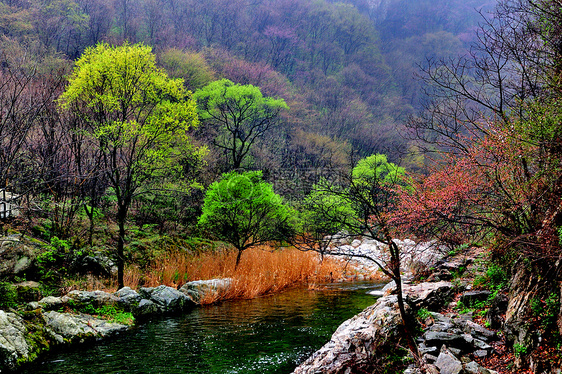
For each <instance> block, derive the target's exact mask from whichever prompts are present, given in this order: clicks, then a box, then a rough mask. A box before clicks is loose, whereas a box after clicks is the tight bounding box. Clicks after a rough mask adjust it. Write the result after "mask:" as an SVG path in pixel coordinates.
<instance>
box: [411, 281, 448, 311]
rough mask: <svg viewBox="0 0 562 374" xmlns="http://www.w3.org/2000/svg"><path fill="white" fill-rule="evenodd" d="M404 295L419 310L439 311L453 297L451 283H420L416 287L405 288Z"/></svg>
mask: <svg viewBox="0 0 562 374" xmlns="http://www.w3.org/2000/svg"><path fill="white" fill-rule="evenodd" d="M404 294H405V296H406V297H407V298H408V299H409V300H410V302H412V303H414V304H415V305H416V307H418V308H427V309H429V310H438V309H440V308H442V307H443V306H444V305H446V303H447V302H448V301H449V300H450V299H451V297H452V296H453V284H452V283H451V282H436V283H429V282H426V283H420V284H417V285H414V286H404Z"/></svg>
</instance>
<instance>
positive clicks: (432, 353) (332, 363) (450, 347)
mask: <svg viewBox="0 0 562 374" xmlns="http://www.w3.org/2000/svg"><path fill="white" fill-rule="evenodd" d="M454 288H455V286H454V285H453V284H452V283H451V282H427V283H421V284H417V285H407V284H406V285H404V289H405V293H406V295H407V297H408V298H409V305H410V306H415V308H416V309H418V310H419V309H421V308H423V309H425V310H428V313H427V314H428V315H427V317H426V320H425V321H424V324H425V325H426V328H425V329H424V331H423V333H421V334H420V336H419V337H418V338H417V343H418V349H419V353H420V355H421V356H422V359H423V361H424V363H425V365H424V370H425V372H427V373H441V374H459V373H466V374H488V373H489V374H493V373H495V372H494V371H493V370H488V369H486V368H484V367H482V366H481V365H480V364H478V363H477V362H476V361H475V360H474V358H483V357H486V356H488V355H489V354H490V353H491V352H492V350H493V347H492V346H491V345H490V344H489V343H491V342H492V341H494V340H495V339H497V335H496V332H494V331H492V330H489V329H487V328H484V327H482V326H480V325H479V324H477V323H475V322H474V321H473V317H472V314H470V313H467V314H460V315H459V314H455V313H450V314H448V315H447V314H442V313H438V312H430V311H429V310H432V309H436V307H437V306H438V305H441V306H442V305H446V304H447V303H448V302H449V301H450V300H451V296H452V294H453V293H454ZM391 292H392V289H390V290H388V291H387V295H385V296H382V297H381V298H379V299H378V301H377V302H376V303H375V304H374V305H373V306H370V307H368V308H367V309H365V310H364V311H363V312H361V313H360V314H358V315H357V316H355V317H353V318H351V319H349V320H347V321H345V322H344V323H343V324H342V325H341V326H340V327H339V328H338V329H337V330H336V332H335V333H334V334H333V336H332V338H331V340H330V341H329V342H328V343H326V344H325V345H324V346H323V347H322V348H321V349H320V350H318V351H316V352H315V353H314V354H313V355H312V356H311V357H310V358H308V359H307V360H306V361H305V362H303V363H302V364H301V365H300V366H299V367H297V368H296V369H295V370H294V371H293V374H315V373H323V374H341V373H356V372H357V373H359V372H372V371H373V370H374V369H375V368H379V369H380V367H382V366H383V365H385V364H388V362H386V363H385V362H384V358H382V357H380V355H381V354H384V355H392V354H394V355H396V351H397V350H398V344H397V342H398V341H399V340H400V326H401V318H400V313H399V311H398V305H397V298H396V296H395V295H389V294H388V293H391ZM465 294H469V295H470V292H467V293H465ZM473 294H477V293H473ZM409 311H410V312H412V311H413V309H412V307H410V308H409ZM404 372H405V373H409V374H413V373H422V371H421V368H419V367H417V366H416V365H415V364H412V365H410V366H409V367H408V368H407V369H406V370H405V371H404Z"/></svg>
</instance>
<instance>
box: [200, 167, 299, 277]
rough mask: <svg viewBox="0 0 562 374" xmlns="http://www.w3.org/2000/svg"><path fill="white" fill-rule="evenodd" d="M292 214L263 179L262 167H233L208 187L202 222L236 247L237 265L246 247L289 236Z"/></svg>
mask: <svg viewBox="0 0 562 374" xmlns="http://www.w3.org/2000/svg"><path fill="white" fill-rule="evenodd" d="M290 217H291V210H290V209H289V207H288V206H287V205H285V204H284V203H283V200H282V199H281V197H280V196H279V195H277V194H276V193H275V192H274V191H273V186H272V185H271V184H269V183H266V182H264V181H263V180H262V172H261V171H250V172H244V173H238V172H235V171H232V172H230V173H226V174H223V176H222V178H221V179H220V181H217V182H214V183H213V184H211V186H210V187H209V189H208V190H207V194H206V196H205V200H204V203H203V214H202V215H201V217H200V218H199V225H200V226H201V227H202V228H203V229H204V230H206V231H208V232H209V233H210V234H211V235H212V236H214V237H215V238H216V239H218V240H222V241H224V242H226V243H229V244H231V245H232V246H234V248H236V250H237V251H238V254H237V256H236V268H237V267H238V265H239V263H240V257H241V255H242V252H243V251H244V250H246V249H248V248H250V247H253V246H256V245H259V244H263V243H266V242H270V241H276V240H285V239H286V238H288V237H289V234H290V230H291V223H290Z"/></svg>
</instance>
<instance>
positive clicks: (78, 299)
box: [62, 290, 119, 307]
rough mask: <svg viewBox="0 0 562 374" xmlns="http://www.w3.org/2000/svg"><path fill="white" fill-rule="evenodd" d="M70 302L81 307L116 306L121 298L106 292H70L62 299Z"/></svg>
mask: <svg viewBox="0 0 562 374" xmlns="http://www.w3.org/2000/svg"><path fill="white" fill-rule="evenodd" d="M70 300H72V301H74V303H76V304H79V305H92V306H94V307H99V306H102V305H114V304H117V302H119V298H117V297H116V296H115V295H113V294H111V293H108V292H104V291H78V290H74V291H70V292H69V293H68V294H66V295H65V296H63V297H62V301H63V302H64V303H68V302H69V301H70Z"/></svg>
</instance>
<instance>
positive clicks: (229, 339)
mask: <svg viewBox="0 0 562 374" xmlns="http://www.w3.org/2000/svg"><path fill="white" fill-rule="evenodd" d="M380 287H382V285H377V284H372V283H353V284H332V285H328V286H326V287H325V289H323V290H321V291H309V290H306V289H296V290H290V291H287V292H284V293H281V294H277V295H270V296H265V297H260V298H257V299H253V300H240V301H229V302H224V303H221V304H218V305H212V306H206V307H201V308H197V309H194V310H193V311H191V312H189V313H187V314H185V315H182V316H177V317H171V318H162V319H158V320H156V321H152V322H150V323H146V324H143V325H141V326H140V327H138V328H135V329H134V330H132V331H130V332H127V333H125V334H123V335H121V336H117V337H115V338H112V339H110V340H106V341H100V342H97V343H91V344H83V345H78V346H74V347H64V348H63V349H61V350H58V351H56V352H52V353H49V354H48V355H47V356H44V357H42V358H40V359H39V361H38V362H37V363H36V364H34V365H33V366H31V367H28V368H26V370H25V371H23V373H26V374H31V373H34V374H39V373H64V374H75V373H88V374H98V373H99V374H102V373H103V374H108V373H122V374H129V373H139V374H140V373H142V374H148V373H151V374H152V373H154V374H167V373H169V374H171V373H174V374H176V373H177V374H184V373H193V374H195V373H197V374H215V373H216V374H234V373H241V374H252V373H255V374H266V373H269V374H274V373H275V374H287V373H290V372H291V371H292V370H293V369H294V368H295V367H296V366H297V365H298V364H299V363H300V362H302V361H304V360H305V359H306V358H307V357H308V356H309V355H310V354H311V353H312V352H314V351H315V350H317V349H318V348H320V347H321V346H322V345H324V343H326V342H327V341H328V340H329V339H330V337H331V335H332V334H333V332H334V331H335V329H336V328H337V327H338V326H339V325H340V324H341V323H342V322H343V321H345V320H346V319H348V318H351V317H352V316H354V315H355V314H357V313H358V312H360V311H361V310H363V309H364V308H366V307H367V306H369V305H371V304H373V303H374V302H375V298H374V297H373V296H370V295H368V294H366V292H368V291H370V290H373V289H379V288H380Z"/></svg>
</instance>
